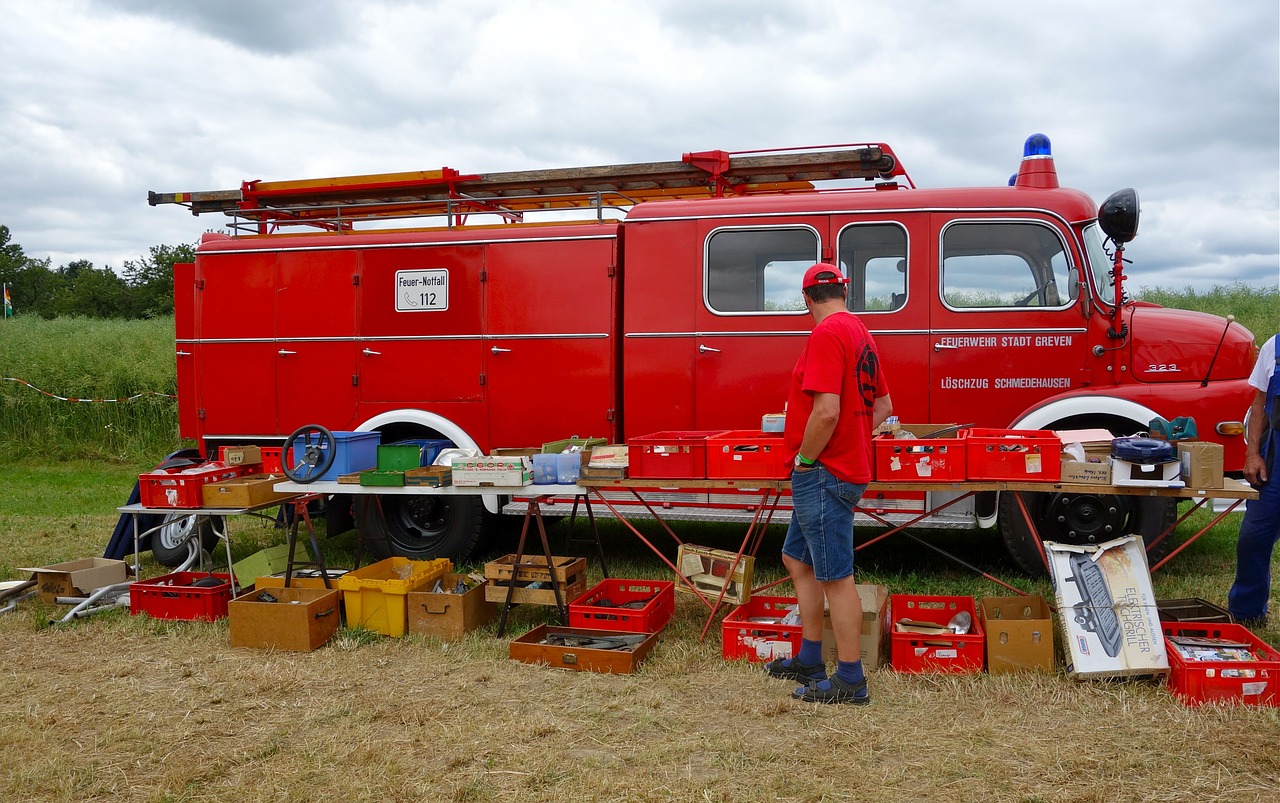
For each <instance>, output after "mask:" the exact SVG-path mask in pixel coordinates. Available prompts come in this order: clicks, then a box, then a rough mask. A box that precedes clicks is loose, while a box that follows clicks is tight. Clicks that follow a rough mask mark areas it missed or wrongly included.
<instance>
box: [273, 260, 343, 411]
mask: <svg viewBox="0 0 1280 803" xmlns="http://www.w3.org/2000/svg"><path fill="white" fill-rule="evenodd" d="M276 272H277V276H278V289H277V291H276V375H277V377H278V382H279V388H278V394H279V396H278V398H277V401H276V417H277V420H278V423H279V426H280V431H281V432H292V431H294V430H295V429H297V428H298V427H301V426H304V425H306V424H314V423H327V424H329V425H330V426H339V427H345V426H348V423H347V422H349V421H350V420H351V418H352V415H353V414H354V412H355V388H354V387H352V384H353V382H352V377H353V376H354V374H355V353H354V352H355V335H354V331H355V301H356V288H355V281H356V279H355V276H356V254H355V252H354V251H345V250H343V251H336V250H334V251H283V252H281V253H280V254H279V255H278V256H277V260H276Z"/></svg>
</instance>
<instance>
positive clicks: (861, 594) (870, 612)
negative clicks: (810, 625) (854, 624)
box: [822, 583, 889, 672]
mask: <svg viewBox="0 0 1280 803" xmlns="http://www.w3.org/2000/svg"><path fill="white" fill-rule="evenodd" d="M858 601H859V602H861V603H862V639H861V644H860V646H861V647H862V668H863V669H865V670H867V671H868V672H869V671H871V670H872V669H876V668H877V667H879V666H880V664H881V663H884V662H885V657H886V654H887V653H888V641H889V639H888V636H889V629H888V628H887V627H885V617H886V616H887V615H888V608H889V589H888V588H887V587H886V586H881V585H873V584H869V583H868V584H863V583H859V584H858ZM822 657H823V658H824V659H825V660H826V661H827V662H828V663H830V664H833V665H834V664H835V662H836V634H835V633H834V632H833V631H832V630H831V611H830V610H827V611H824V613H823V619H822Z"/></svg>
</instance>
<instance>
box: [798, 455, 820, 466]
mask: <svg viewBox="0 0 1280 803" xmlns="http://www.w3.org/2000/svg"><path fill="white" fill-rule="evenodd" d="M817 462H818V461H817V460H810V459H809V458H807V457H805V456H804V455H802V454H800V453H799V452H796V465H797V466H804V467H805V468H809V467H810V466H812V465H814V464H815V463H817Z"/></svg>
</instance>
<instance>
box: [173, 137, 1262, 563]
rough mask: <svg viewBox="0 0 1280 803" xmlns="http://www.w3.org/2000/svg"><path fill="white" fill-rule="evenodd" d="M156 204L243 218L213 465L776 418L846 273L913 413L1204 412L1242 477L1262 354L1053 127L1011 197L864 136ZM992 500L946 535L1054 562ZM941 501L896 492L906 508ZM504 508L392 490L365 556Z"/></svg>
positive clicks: (1108, 531) (1102, 527) (212, 272)
mask: <svg viewBox="0 0 1280 803" xmlns="http://www.w3.org/2000/svg"><path fill="white" fill-rule="evenodd" d="M150 202H151V204H152V205H155V204H162V203H175V204H181V205H184V206H187V207H188V208H189V209H190V210H191V211H192V213H193V214H197V215H198V214H204V213H223V214H225V215H227V216H228V221H229V222H228V231H227V232H226V233H216V234H206V235H204V237H203V238H202V240H201V242H200V244H199V248H198V250H197V255H196V261H195V263H194V264H185V265H178V266H176V267H175V277H174V278H175V311H176V330H177V331H176V353H177V371H178V389H179V417H180V424H181V432H182V435H183V436H184V437H190V438H194V439H196V440H197V441H198V442H199V443H200V444H201V448H202V449H203V450H205V451H206V452H212V451H213V450H215V449H216V447H217V446H218V445H219V444H229V443H260V444H270V443H276V444H279V443H281V442H282V441H283V440H284V438H285V437H287V435H288V434H289V433H291V432H293V431H294V430H295V429H297V428H299V427H301V426H304V425H307V424H321V425H324V426H326V427H328V428H329V429H332V430H378V431H380V432H382V434H383V441H384V442H386V441H387V440H389V439H402V438H413V437H416V438H440V439H448V440H450V441H452V442H453V443H455V444H456V445H457V446H459V447H463V448H471V449H479V450H482V451H485V452H486V453H487V452H488V451H489V450H490V449H492V448H495V447H521V446H530V445H533V446H536V445H539V444H541V443H544V442H548V441H554V440H557V439H562V438H566V437H570V436H581V437H588V436H599V437H605V438H608V440H609V441H610V442H611V443H623V442H625V441H626V439H627V438H628V437H636V436H640V435H645V434H649V433H654V432H667V431H690V430H723V429H758V428H759V427H760V424H761V419H762V416H763V415H765V414H768V413H777V412H781V411H782V407H783V401H784V399H785V393H786V377H787V376H788V373H789V371H790V369H791V367H792V365H793V364H794V361H795V358H796V356H797V354H798V353H799V351H800V348H801V345H802V343H803V341H804V338H805V337H806V335H807V334H808V331H809V328H810V319H809V318H808V316H807V313H806V312H805V309H804V305H803V303H802V301H801V298H800V291H799V284H800V282H799V278H800V275H801V273H802V272H803V271H804V269H805V268H806V267H807V266H808V265H809V264H811V263H813V262H815V261H835V262H838V263H839V264H840V265H841V266H842V268H843V269H844V270H845V271H846V273H847V275H848V276H850V277H851V280H852V282H851V285H850V287H851V292H850V293H849V305H850V309H851V310H852V311H853V312H855V313H857V314H858V315H859V316H860V317H861V318H862V320H863V321H864V322H865V323H866V324H867V326H868V328H870V330H871V331H872V332H873V334H874V336H875V338H876V340H877V342H878V343H879V346H880V349H881V352H882V354H883V356H884V362H885V365H886V370H887V371H888V372H889V376H890V380H891V386H892V388H893V398H894V405H895V412H896V413H897V414H898V416H899V417H900V419H901V420H902V421H904V422H939V423H965V424H976V425H979V426H990V427H1013V428H1032V429H1063V428H1067V429H1080V428H1105V429H1107V430H1110V431H1111V432H1113V433H1115V434H1120V435H1128V434H1133V433H1135V432H1140V431H1145V430H1146V428H1147V427H1148V424H1149V422H1150V421H1151V420H1152V419H1153V418H1155V417H1157V416H1159V417H1163V418H1165V419H1169V420H1172V419H1173V418H1175V417H1179V416H1190V417H1193V418H1194V419H1195V421H1196V422H1197V423H1198V428H1199V433H1200V436H1201V438H1202V439H1207V440H1213V441H1217V442H1220V443H1221V444H1222V445H1223V446H1224V447H1225V467H1226V469H1227V470H1229V471H1233V470H1239V469H1240V468H1241V466H1242V464H1243V455H1244V447H1243V443H1242V436H1241V434H1240V433H1241V431H1242V427H1241V424H1240V418H1241V417H1242V415H1243V413H1244V411H1245V410H1246V409H1247V407H1248V402H1249V399H1250V396H1251V393H1252V391H1251V390H1250V389H1249V387H1248V385H1247V382H1246V377H1247V376H1248V374H1249V370H1250V368H1251V367H1252V364H1253V360H1254V356H1255V354H1256V346H1255V344H1254V338H1253V335H1252V334H1251V333H1250V332H1249V331H1248V330H1246V329H1245V328H1243V327H1241V326H1240V325H1238V324H1236V323H1231V322H1228V321H1226V320H1223V319H1221V318H1217V317H1214V316H1211V315H1205V314H1201V313H1196V312H1189V311H1184V310H1177V309H1165V308H1161V307H1159V306H1156V305H1154V304H1149V303H1141V302H1134V301H1132V300H1129V299H1127V298H1126V297H1125V295H1124V286H1123V278H1124V277H1123V275H1122V273H1121V270H1120V269H1121V268H1122V267H1123V264H1124V262H1125V261H1126V260H1123V259H1122V255H1123V249H1124V246H1125V243H1126V242H1127V241H1128V240H1130V239H1132V237H1133V236H1134V235H1135V234H1136V229H1137V213H1138V210H1137V197H1136V194H1134V193H1133V191H1132V190H1127V191H1121V192H1119V193H1117V194H1115V195H1113V196H1112V197H1111V198H1110V199H1108V201H1107V202H1106V203H1104V204H1103V206H1102V207H1101V209H1099V207H1097V206H1095V205H1094V203H1093V202H1092V201H1091V200H1090V199H1089V198H1088V197H1087V196H1086V195H1085V194H1083V193H1081V192H1079V191H1076V190H1071V189H1065V188H1061V187H1059V185H1058V180H1057V173H1056V170H1055V167H1054V162H1053V158H1052V156H1051V154H1050V150H1049V143H1048V140H1047V138H1045V137H1043V136H1042V135H1035V136H1033V137H1031V138H1030V139H1028V140H1027V143H1026V146H1025V148H1024V157H1023V159H1022V162H1021V164H1020V167H1019V169H1018V171H1017V174H1016V175H1015V176H1014V177H1013V178H1011V179H1010V180H1009V182H1008V186H990V187H973V188H964V189H921V188H917V187H916V186H915V184H914V182H912V180H911V179H910V177H909V176H908V174H907V172H906V171H905V170H904V168H903V167H902V164H901V163H900V162H899V160H898V158H897V157H896V156H895V154H894V153H893V151H892V150H891V149H890V148H889V147H888V146H887V145H884V144H869V145H839V146H824V147H815V148H801V149H786V150H774V151H749V152H736V153H728V152H724V151H707V152H700V153H687V154H684V156H683V158H682V159H681V160H680V161H678V162H659V163H645V164H626V165H610V166H601V167H588V168H572V169H555V170H541V171H530V172H508V173H490V174H464V173H462V172H459V171H457V170H453V169H449V168H444V169H441V170H433V171H426V172H414V173H398V174H382V175H367V176H354V177H346V178H331V179H319V180H305V181H274V182H267V181H248V182H245V183H244V184H243V185H242V186H241V187H240V188H239V189H236V190H227V191H213V192H193V193H167V194H162V193H152V194H151V196H150ZM1100 214H1101V220H1100V218H1099V216H1100ZM1036 496H1037V497H1039V498H1038V499H1037V500H1036V502H1035V504H1034V505H1033V506H1032V507H1033V509H1032V511H1031V512H1032V515H1033V516H1034V517H1035V519H1036V520H1037V522H1038V525H1039V527H1040V531H1041V533H1042V535H1043V536H1044V537H1045V538H1047V539H1052V540H1058V541H1092V540H1102V539H1106V538H1111V537H1114V536H1115V535H1117V534H1119V533H1127V532H1133V533H1139V534H1142V535H1143V536H1145V537H1147V538H1148V539H1150V538H1153V537H1154V536H1155V535H1156V534H1158V533H1159V532H1161V531H1162V530H1163V528H1164V527H1165V526H1166V525H1167V524H1168V523H1169V522H1171V521H1172V520H1173V519H1172V517H1173V516H1174V514H1175V513H1176V510H1175V506H1174V505H1173V504H1171V503H1169V502H1164V501H1160V500H1156V499H1148V498H1143V497H1118V496H1107V495H1104V494H1095V495H1074V494H1072V495H1070V496H1065V495H1057V494H1051V493H1045V494H1037V495H1036ZM992 497H993V498H990V499H979V500H978V501H977V502H976V503H974V504H971V505H968V506H964V505H957V506H955V507H954V508H953V509H949V510H948V511H947V512H945V513H939V514H938V515H936V516H935V517H934V518H932V519H931V520H930V522H931V524H932V525H933V526H939V527H961V526H974V525H976V524H980V525H983V526H991V525H992V524H993V523H995V522H998V523H999V526H1000V528H1001V531H1002V533H1003V537H1004V540H1005V541H1006V543H1007V544H1008V547H1009V549H1010V551H1011V552H1012V554H1013V556H1014V557H1015V558H1016V559H1017V561H1018V562H1019V563H1020V564H1022V565H1023V566H1024V567H1026V568H1028V569H1029V570H1032V569H1036V568H1039V566H1040V561H1039V558H1038V557H1037V552H1036V550H1035V547H1034V545H1033V544H1032V543H1031V542H1030V541H1029V540H1028V539H1029V533H1028V532H1027V531H1026V526H1025V524H1024V523H1022V522H1023V519H1022V517H1021V516H1020V515H1019V514H1018V511H1017V509H1016V505H1014V504H1013V502H1012V501H1011V500H1007V499H997V498H994V495H992ZM652 498H654V499H655V500H658V501H660V502H662V503H663V505H664V506H665V507H667V508H668V514H670V515H672V516H674V517H680V516H684V517H688V518H710V517H717V518H723V517H725V516H731V515H733V511H734V510H735V509H740V508H743V507H745V505H743V504H742V503H741V498H740V497H732V496H728V497H725V496H718V495H715V494H711V495H708V494H707V493H706V492H705V491H700V492H696V493H679V492H669V491H659V490H656V489H655V491H654V494H653V497H652ZM942 498H943V497H942V496H941V495H938V494H921V495H918V496H917V497H912V496H911V495H904V496H903V497H902V498H897V497H894V496H893V495H891V494H885V495H882V497H881V498H880V499H879V501H878V502H877V503H876V504H877V506H878V507H882V509H884V510H887V511H889V513H890V514H891V516H892V515H894V514H895V512H896V513H897V514H901V515H907V514H909V513H910V512H911V511H913V510H927V509H932V508H933V507H934V506H936V505H937V504H938V503H939V502H940V500H941V499H942ZM338 501H339V502H340V501H341V500H338ZM619 501H622V500H619ZM509 502H510V500H506V499H500V498H486V499H484V500H483V501H482V500H480V499H473V498H468V497H434V496H422V497H409V496H394V497H388V498H387V499H386V500H385V502H384V504H385V505H386V509H385V514H386V515H385V520H386V523H385V532H382V533H380V535H385V536H386V538H385V539H382V538H371V539H370V540H371V542H373V543H379V542H383V543H387V544H389V547H388V549H390V550H391V551H392V552H394V553H397V554H401V555H404V556H409V557H434V556H451V557H454V558H462V557H464V556H466V555H467V554H468V552H469V551H470V550H471V549H472V547H473V546H474V545H475V543H476V541H477V538H478V536H479V534H480V532H481V528H482V527H483V526H484V523H485V519H486V516H485V513H484V511H485V510H487V511H488V512H489V513H490V514H496V513H500V512H502V511H503V510H504V509H505V510H506V511H507V512H511V511H512V509H513V507H518V505H515V506H513V505H511V504H509ZM482 506H483V509H482ZM890 520H892V518H890ZM365 526H369V527H377V528H379V529H382V528H383V525H381V524H372V523H367V524H366V525H365ZM1168 540H1169V539H1165V540H1164V542H1162V543H1165V544H1167V542H1168Z"/></svg>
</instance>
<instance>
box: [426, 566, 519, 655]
mask: <svg viewBox="0 0 1280 803" xmlns="http://www.w3.org/2000/svg"><path fill="white" fill-rule="evenodd" d="M465 580H466V575H464V574H456V573H454V572H448V573H447V574H445V575H444V576H443V577H441V578H440V586H441V588H443V589H445V590H444V591H443V592H436V591H426V590H422V591H410V592H409V632H410V633H419V634H421V635H424V636H435V637H436V638H439V639H441V640H443V641H457V640H458V639H460V638H462V637H463V636H465V635H466V634H467V633H469V632H471V631H472V630H475V629H476V628H477V627H483V626H485V625H487V624H488V623H489V622H490V621H492V620H493V616H494V614H495V613H497V611H498V606H497V605H495V604H494V603H492V602H489V601H487V600H486V599H485V594H484V584H483V583H482V584H478V585H472V586H471V587H469V588H467V590H466V591H464V592H463V593H461V594H457V593H454V589H455V588H457V586H458V582H459V581H465ZM433 587H434V586H433Z"/></svg>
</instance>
